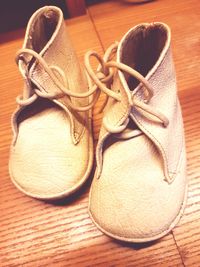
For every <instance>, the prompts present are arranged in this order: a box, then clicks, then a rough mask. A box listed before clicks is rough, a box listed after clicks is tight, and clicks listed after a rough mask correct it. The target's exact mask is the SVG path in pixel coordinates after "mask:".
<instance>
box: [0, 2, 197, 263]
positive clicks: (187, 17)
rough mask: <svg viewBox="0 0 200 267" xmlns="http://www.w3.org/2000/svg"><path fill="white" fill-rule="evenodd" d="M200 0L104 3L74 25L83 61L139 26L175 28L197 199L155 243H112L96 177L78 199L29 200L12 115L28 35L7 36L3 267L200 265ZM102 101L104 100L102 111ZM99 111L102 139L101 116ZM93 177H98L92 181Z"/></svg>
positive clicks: (192, 194) (0, 78)
mask: <svg viewBox="0 0 200 267" xmlns="http://www.w3.org/2000/svg"><path fill="white" fill-rule="evenodd" d="M199 18H200V2H199V0H187V1H184V0H177V1H174V0H173V1H172V0H165V1H162V0H157V1H154V2H150V3H147V4H144V5H125V4H122V3H120V2H117V1H110V2H109V1H108V2H105V3H101V4H96V5H93V6H91V7H90V8H89V9H88V14H87V15H85V16H82V17H79V18H76V19H72V20H68V21H66V25H67V27H68V30H69V32H70V35H71V37H72V40H73V42H74V46H75V49H76V51H77V53H78V56H79V57H80V60H82V58H83V55H84V53H85V52H86V51H87V50H88V49H91V48H92V49H94V50H97V51H98V52H99V53H103V51H104V50H105V49H106V47H107V46H108V45H109V44H110V43H112V42H113V41H115V40H119V39H120V37H121V36H122V34H124V33H125V32H126V31H127V30H128V29H129V28H130V27H132V26H133V25H135V24H137V23H140V22H145V21H163V22H166V23H168V24H169V25H170V27H171V28H172V45H173V53H174V60H175V65H176V71H177V79H178V87H179V97H180V101H181V105H182V109H183V116H184V123H185V134H186V145H187V156H188V178H189V197H188V204H187V208H186V211H185V215H184V217H183V218H182V219H181V221H180V223H179V225H178V226H177V227H176V228H175V229H174V230H173V231H172V232H171V233H170V234H168V235H167V236H166V237H164V238H162V239H161V240H159V241H157V242H154V243H151V244H141V245H136V244H126V243H122V242H117V241H114V240H111V239H110V238H108V237H106V236H105V235H104V234H102V233H101V232H100V231H99V230H97V228H96V227H95V226H94V225H93V223H92V222H91V220H90V218H89V216H88V213H87V205H88V191H89V185H90V182H91V180H90V181H89V182H88V183H87V184H86V185H85V187H84V188H83V189H82V190H81V192H79V194H78V195H76V196H74V197H73V198H70V199H67V200H64V201H61V202H58V203H56V204H50V203H46V202H42V201H39V200H35V199H32V198H29V197H27V196H25V195H23V194H22V193H20V192H19V191H18V190H17V189H16V188H15V187H14V186H13V184H12V183H11V181H10V178H9V174H8V167H7V163H8V156H9V145H10V142H11V136H12V133H11V127H10V116H11V113H12V112H13V110H14V109H15V107H16V103H15V97H16V96H17V95H18V94H20V93H21V90H22V79H21V77H20V74H19V72H18V69H17V67H16V66H15V63H14V55H15V52H16V51H17V50H18V49H19V48H20V47H21V45H22V41H23V35H24V30H20V31H17V32H13V33H8V34H4V35H0V100H1V102H0V106H1V110H0V122H1V131H0V178H1V187H0V266H1V267H2V266H31V267H32V266H77V267H79V266H81V267H82V266H105V267H107V266H136V267H140V266H142V267H143V266H145V267H146V266H173V267H174V266H191V267H194V266H196V267H199V266H200V19H199ZM100 104H101V99H100V100H99V102H98V103H97V107H96V108H98V106H99V105H100ZM96 108H95V109H94V136H95V140H96V139H97V136H98V131H99V127H100V123H101V114H100V115H97V114H96ZM91 178H92V177H91Z"/></svg>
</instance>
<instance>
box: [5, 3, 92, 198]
mask: <svg viewBox="0 0 200 267" xmlns="http://www.w3.org/2000/svg"><path fill="white" fill-rule="evenodd" d="M16 60H17V63H18V65H19V69H20V72H21V73H22V76H23V78H24V83H25V85H24V91H23V95H22V96H20V97H18V98H17V102H18V104H19V108H18V109H17V111H16V112H15V113H14V115H13V120H12V123H13V130H14V140H13V144H12V146H11V154H10V162H9V168H10V175H11V178H12V181H13V182H14V184H15V185H16V186H17V188H18V189H19V190H21V191H22V192H24V193H25V194H27V195H29V196H32V197H35V198H40V199H56V198H61V197H65V196H68V195H69V194H71V193H73V192H74V191H76V190H77V189H78V188H79V187H80V186H81V185H82V184H83V183H84V182H85V180H86V179H87V178H88V176H89V174H90V170H91V168H92V163H93V141H92V132H91V110H90V109H91V106H92V105H91V103H90V102H89V97H88V96H89V95H91V93H89V91H88V82H87V78H86V75H85V73H83V72H82V70H81V68H80V65H79V63H78V60H77V57H76V55H75V52H74V50H73V48H72V45H71V42H70V39H69V36H68V34H67V33H66V29H65V24H64V21H63V14H62V12H61V10H60V9H58V8H57V7H51V6H49V7H43V8H41V9H39V10H38V11H37V12H35V13H34V14H33V16H32V17H31V19H30V21H29V23H28V26H27V31H26V35H25V41H24V44H23V48H22V49H21V50H20V51H19V52H18V53H17V58H16Z"/></svg>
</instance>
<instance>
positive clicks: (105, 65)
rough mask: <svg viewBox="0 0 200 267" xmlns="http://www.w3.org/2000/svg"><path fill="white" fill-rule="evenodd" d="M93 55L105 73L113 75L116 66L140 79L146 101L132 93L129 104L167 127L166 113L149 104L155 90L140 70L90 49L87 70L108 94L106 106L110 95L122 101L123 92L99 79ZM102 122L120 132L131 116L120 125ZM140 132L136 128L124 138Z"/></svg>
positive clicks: (109, 128) (107, 127)
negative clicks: (93, 64)
mask: <svg viewBox="0 0 200 267" xmlns="http://www.w3.org/2000/svg"><path fill="white" fill-rule="evenodd" d="M117 47H118V44H117V43H115V44H114V45H112V46H110V47H109V48H108V50H107V51H106V54H111V55H113V54H114V53H115V52H116V50H117ZM91 57H95V58H96V59H97V60H98V61H99V63H100V65H101V66H102V71H104V75H107V74H112V75H113V73H114V72H113V70H112V72H111V71H110V69H113V68H116V69H118V70H121V71H123V72H126V73H128V74H130V75H131V76H133V77H135V78H136V79H137V80H138V81H140V82H141V83H142V84H143V87H141V88H142V90H143V93H144V95H145V100H144V102H142V101H140V100H138V99H136V97H135V96H134V95H132V96H131V97H130V100H129V102H130V103H129V105H130V106H131V107H135V108H136V109H137V111H139V112H140V113H141V114H142V116H145V117H146V118H147V119H149V120H152V121H156V122H160V123H162V124H163V126H164V127H167V125H168V124H169V120H168V119H167V117H166V116H165V115H163V114H162V113H161V112H160V111H158V110H155V108H152V107H151V106H149V105H148V102H149V101H150V99H151V98H152V96H153V90H152V87H151V85H150V84H149V82H148V81H147V80H146V79H145V78H144V77H143V76H142V75H141V74H140V73H139V72H138V71H136V70H134V69H132V68H131V67H129V66H127V65H125V64H123V63H119V62H115V61H113V60H111V61H107V62H106V61H104V59H103V58H102V57H100V56H99V55H98V54H97V53H96V52H94V51H89V52H88V53H86V55H85V67H86V71H87V73H88V75H89V76H90V78H91V80H92V81H93V82H94V83H95V84H96V85H97V87H98V88H99V89H100V90H101V91H103V92H104V93H105V94H106V101H105V103H104V107H105V105H106V103H107V100H108V97H112V98H113V99H115V100H117V101H121V94H120V93H117V92H114V91H112V89H109V88H108V87H107V86H106V85H105V82H104V81H103V80H100V79H99V77H98V75H97V74H95V72H94V71H93V69H92V67H91V64H90V58H91ZM107 58H110V56H107ZM104 107H103V108H104ZM102 123H103V125H104V127H105V128H106V130H107V131H108V132H110V133H113V134H118V133H122V132H123V131H124V130H125V129H126V127H127V125H128V123H129V118H128V119H127V120H126V121H125V122H124V124H122V125H120V126H118V127H111V126H109V125H108V124H107V122H106V121H105V120H104V119H103V122H102ZM138 134H140V131H138V130H136V131H135V132H134V131H132V132H129V133H126V134H125V135H124V138H130V137H132V136H135V135H138ZM121 137H122V138H123V136H121Z"/></svg>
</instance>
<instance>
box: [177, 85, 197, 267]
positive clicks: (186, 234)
mask: <svg viewBox="0 0 200 267" xmlns="http://www.w3.org/2000/svg"><path fill="white" fill-rule="evenodd" d="M180 99H181V104H182V108H183V117H184V123H185V135H186V148H187V161H188V170H187V173H188V180H189V190H188V202H187V207H186V210H185V214H184V216H183V218H182V220H181V222H180V224H179V225H178V226H177V227H176V228H175V229H174V230H173V233H174V237H175V240H176V242H177V245H178V247H179V251H180V254H181V257H182V259H183V261H184V263H185V266H187V267H189V266H191V267H194V266H196V267H199V265H200V120H199V114H200V90H199V87H196V88H192V89H191V88H190V90H187V91H185V92H181V94H180Z"/></svg>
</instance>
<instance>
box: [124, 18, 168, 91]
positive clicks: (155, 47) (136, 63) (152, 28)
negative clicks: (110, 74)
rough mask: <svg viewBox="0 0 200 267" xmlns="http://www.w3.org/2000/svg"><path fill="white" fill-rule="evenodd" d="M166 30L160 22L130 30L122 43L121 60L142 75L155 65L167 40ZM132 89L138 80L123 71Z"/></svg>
mask: <svg viewBox="0 0 200 267" xmlns="http://www.w3.org/2000/svg"><path fill="white" fill-rule="evenodd" d="M167 37H168V34H167V30H166V28H165V26H164V25H162V24H156V23H155V24H150V25H149V26H146V25H141V26H139V27H138V28H136V29H135V30H134V31H131V32H130V33H129V35H128V36H127V37H126V39H125V40H124V42H123V44H122V50H121V62H122V63H124V64H126V65H128V66H130V67H131V68H133V69H135V70H137V71H138V72H140V73H141V74H142V75H143V76H144V77H145V76H146V75H147V74H148V72H149V71H150V70H151V69H152V67H153V66H154V65H155V63H156V62H157V60H158V59H159V56H160V54H161V52H162V50H163V48H164V46H165V44H166V41H167ZM124 75H125V78H126V81H127V83H128V86H129V88H130V89H131V90H133V89H134V88H135V87H136V86H137V85H138V84H139V81H138V80H137V79H135V78H134V77H131V76H130V75H128V74H127V73H124Z"/></svg>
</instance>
